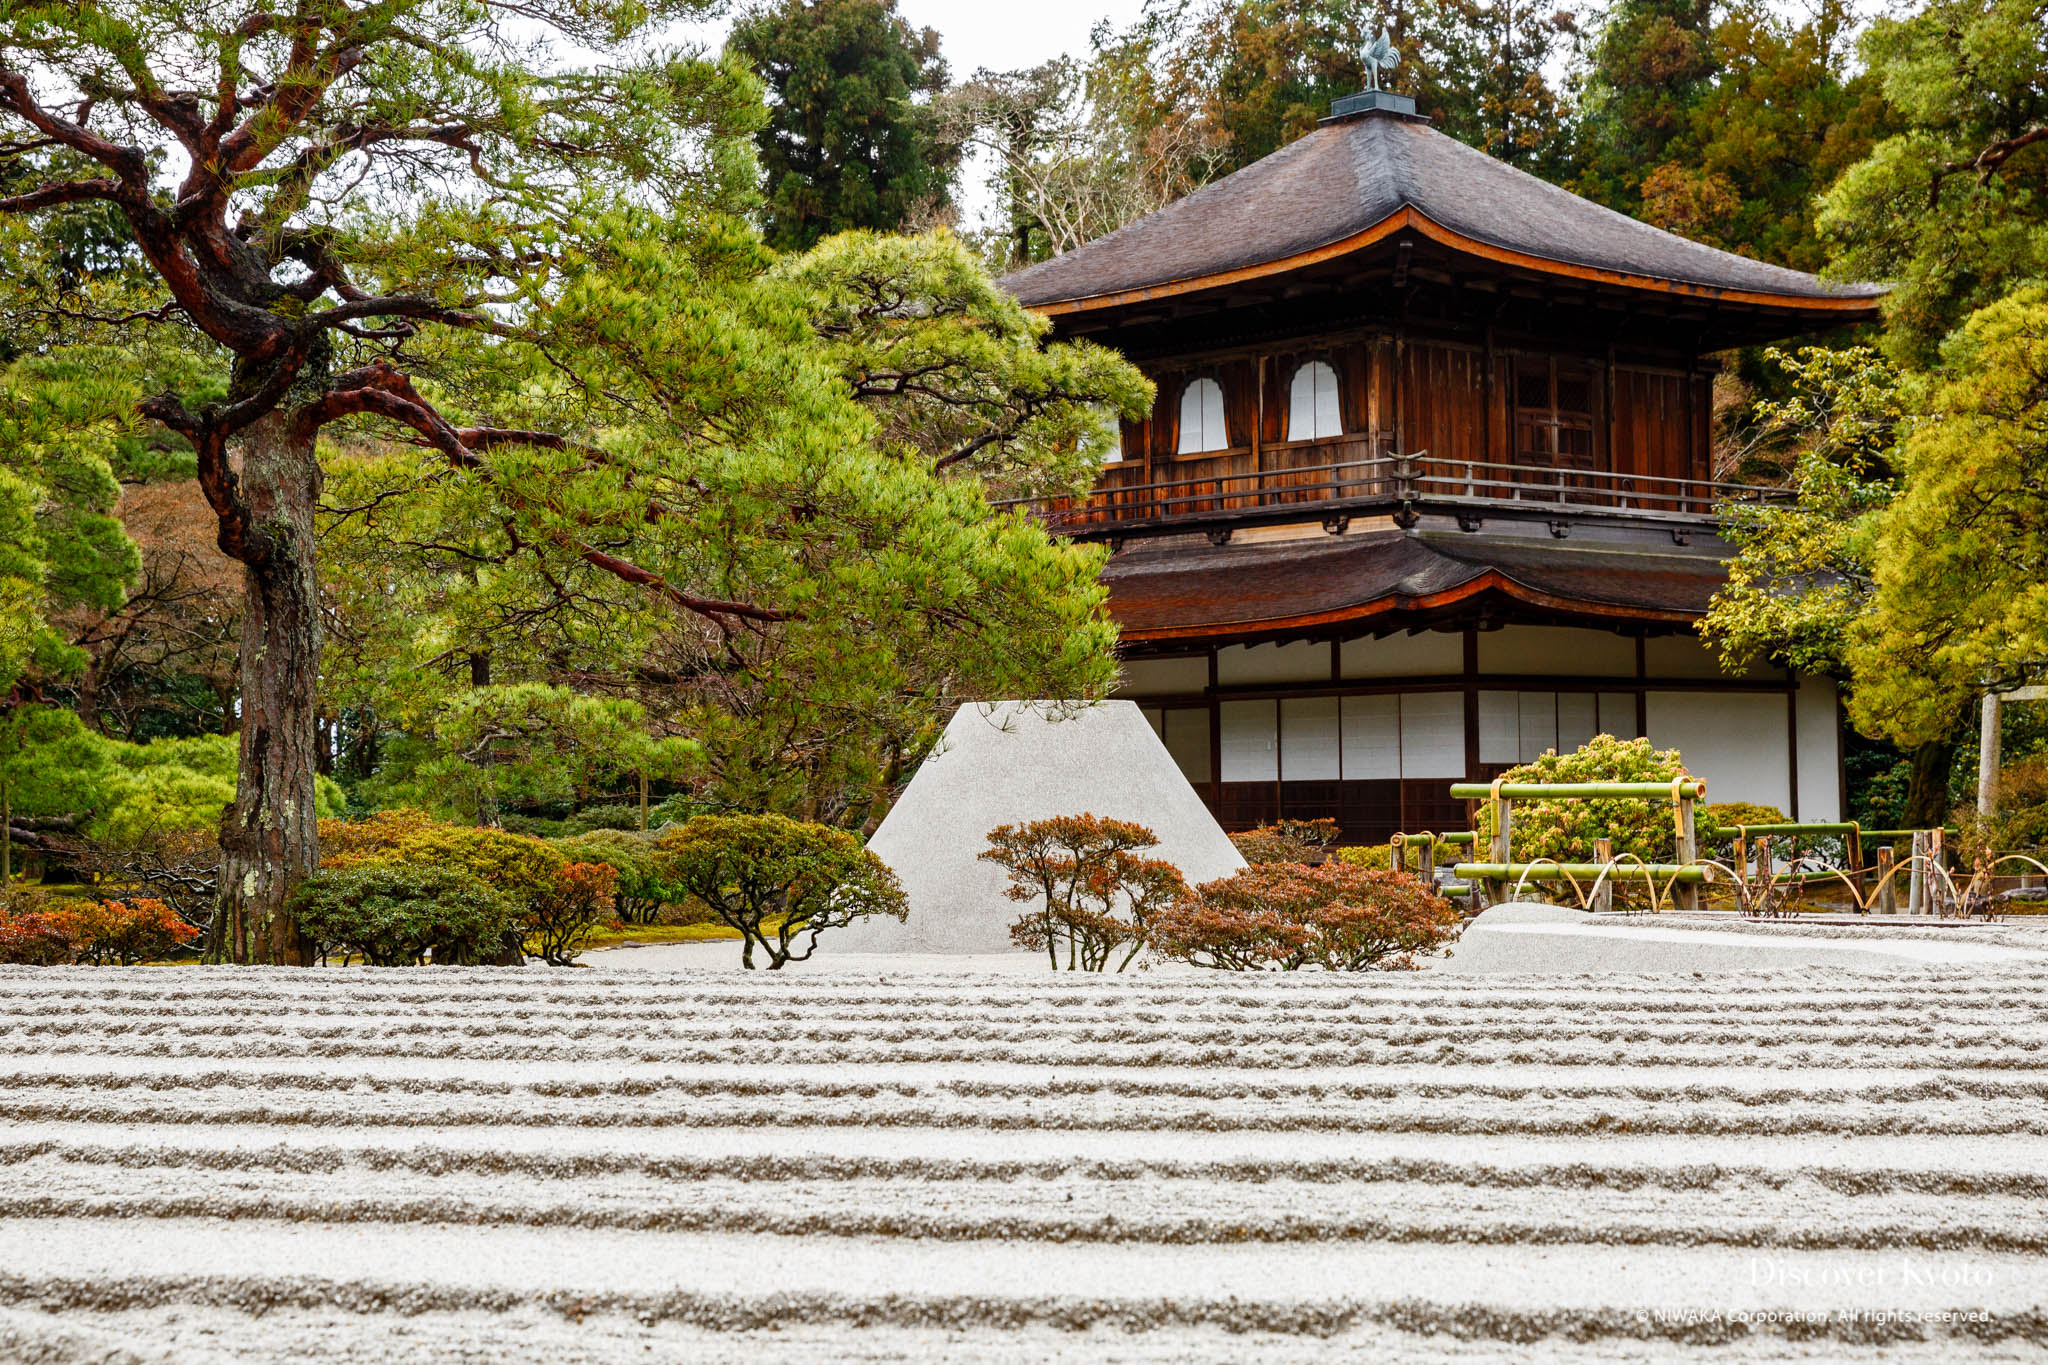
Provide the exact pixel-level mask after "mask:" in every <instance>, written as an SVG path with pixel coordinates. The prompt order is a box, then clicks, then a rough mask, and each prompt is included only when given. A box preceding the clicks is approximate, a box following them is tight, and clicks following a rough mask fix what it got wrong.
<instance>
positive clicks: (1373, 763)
mask: <svg viewBox="0 0 2048 1365" xmlns="http://www.w3.org/2000/svg"><path fill="white" fill-rule="evenodd" d="M1343 750H1344V780H1345V781H1346V782H1365V781H1372V780H1375V779H1385V778H1395V777H1399V776H1400V775H1401V699H1400V697H1398V696H1396V695H1394V694H1393V693H1391V692H1390V693H1387V694H1386V695H1384V696H1376V697H1346V698H1344V710H1343Z"/></svg>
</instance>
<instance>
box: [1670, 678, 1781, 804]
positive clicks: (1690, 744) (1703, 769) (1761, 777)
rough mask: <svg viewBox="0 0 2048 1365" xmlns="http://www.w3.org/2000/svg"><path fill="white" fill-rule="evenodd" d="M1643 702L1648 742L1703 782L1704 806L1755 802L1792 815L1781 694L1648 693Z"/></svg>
mask: <svg viewBox="0 0 2048 1365" xmlns="http://www.w3.org/2000/svg"><path fill="white" fill-rule="evenodd" d="M1647 700H1648V712H1649V722H1650V742H1651V743H1652V744H1654V745H1656V746H1657V747H1658V748H1659V749H1676V750H1678V752H1679V754H1680V755H1681V756H1682V757H1683V758H1684V760H1685V766H1686V769H1687V770H1688V771H1689V772H1691V773H1692V774H1693V775H1694V776H1695V777H1702V778H1705V779H1706V782H1707V800H1708V801H1709V802H1717V801H1757V802H1761V803H1763V804H1764V805H1769V806H1776V807H1777V808H1778V809H1779V810H1782V811H1784V812H1786V813H1787V814H1790V813H1791V808H1792V787H1791V764H1790V763H1789V762H1788V758H1789V755H1788V753H1787V751H1786V747H1785V738H1786V736H1785V698H1784V696H1783V695H1782V694H1781V693H1776V692H1652V693H1650V694H1649V696H1648V699H1647ZM1801 766H1804V764H1803V762H1802V765H1801ZM1801 815H1802V817H1803V816H1804V815H1805V809H1804V807H1802V808H1801Z"/></svg>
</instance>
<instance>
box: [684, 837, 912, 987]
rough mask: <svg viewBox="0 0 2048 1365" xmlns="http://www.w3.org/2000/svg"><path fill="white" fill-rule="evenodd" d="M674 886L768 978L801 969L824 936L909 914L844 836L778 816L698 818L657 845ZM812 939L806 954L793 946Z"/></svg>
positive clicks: (889, 881) (866, 855) (872, 861)
mask: <svg viewBox="0 0 2048 1365" xmlns="http://www.w3.org/2000/svg"><path fill="white" fill-rule="evenodd" d="M655 848H656V849H658V850H659V851H660V855H661V861H662V867H663V868H664V870H665V872H666V875H667V877H668V879H669V881H670V882H671V883H672V884H674V885H675V886H676V888H677V889H679V890H680V891H682V892H683V893H684V894H686V895H690V896H694V897H696V898H697V899H698V900H700V901H702V902H704V904H705V905H707V906H709V907H710V908H711V909H712V910H713V911H714V912H715V913H716V914H717V915H718V917H719V919H721V920H723V921H724V922H725V923H726V924H728V925H730V926H731V927H732V928H734V929H737V930H739V931H740V934H741V935H742V937H744V938H745V940H746V943H745V946H744V948H743V949H742V951H741V956H740V960H741V962H743V963H744V964H745V965H746V966H747V967H748V968H749V969H751V968H752V967H753V965H754V951H755V949H756V948H759V949H760V950H761V951H762V952H764V953H766V954H767V956H768V970H770V971H778V970H780V969H781V967H782V966H783V964H784V963H787V962H801V961H803V960H804V959H806V958H808V957H809V956H810V955H811V954H812V953H814V952H816V951H817V948H818V936H819V935H820V934H822V933H824V932H826V931H827V930H830V929H837V928H843V927H844V926H846V925H848V924H851V923H853V922H854V921H855V920H857V919H864V918H866V917H868V916H870V915H885V916H888V917H889V918H892V919H899V920H900V919H903V918H905V917H906V916H907V915H908V914H909V913H910V910H909V907H908V905H907V904H905V902H904V899H903V888H902V887H901V886H899V885H897V882H896V874H895V873H893V872H891V871H890V870H889V869H888V867H887V866H886V865H884V864H883V862H882V860H881V859H880V858H877V857H876V856H875V855H874V854H872V853H870V852H868V851H867V850H866V849H864V848H862V847H861V845H860V841H859V840H858V839H855V838H854V837H853V836H852V835H851V834H848V833H847V832H846V831H844V830H838V829H831V828H829V827H827V826H825V825H812V824H805V823H803V822H802V821H798V820H791V819H789V818H788V817H786V816H781V815H700V816H698V817H697V818H696V819H694V820H692V821H690V822H689V823H688V824H686V825H684V826H683V827H682V828H680V829H675V830H670V831H669V832H667V833H665V834H663V835H662V836H661V837H660V838H659V839H657V840H655ZM806 935H807V936H808V941H807V942H806V943H805V945H804V947H803V950H802V951H801V952H798V951H795V950H794V949H793V948H792V947H791V944H792V943H793V942H795V941H797V940H798V939H801V938H804V937H805V936H806Z"/></svg>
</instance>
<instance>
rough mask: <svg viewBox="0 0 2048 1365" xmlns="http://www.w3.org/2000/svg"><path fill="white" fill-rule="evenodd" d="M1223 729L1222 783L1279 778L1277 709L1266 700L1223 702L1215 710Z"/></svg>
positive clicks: (1265, 780)
mask: <svg viewBox="0 0 2048 1365" xmlns="http://www.w3.org/2000/svg"><path fill="white" fill-rule="evenodd" d="M1216 714H1217V719H1218V721H1219V722H1220V723H1221V725H1222V727H1223V733H1222V735H1221V737H1220V738H1221V740H1222V746H1221V747H1222V750H1223V774H1222V776H1223V780H1224V781H1225V782H1271V781H1274V780H1276V779H1277V778H1278V777H1279V776H1280V747H1279V744H1278V743H1277V742H1276V741H1277V740H1278V738H1279V728H1278V721H1279V708H1278V707H1277V706H1276V705H1275V704H1274V703H1273V702H1270V701H1226V702H1224V703H1222V704H1221V705H1219V706H1218V707H1217V708H1216Z"/></svg>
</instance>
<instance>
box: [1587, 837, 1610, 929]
mask: <svg viewBox="0 0 2048 1365" xmlns="http://www.w3.org/2000/svg"><path fill="white" fill-rule="evenodd" d="M1593 861H1594V862H1595V863H1598V864H1599V865H1600V868H1601V872H1602V873H1604V874H1605V876H1604V877H1602V880H1601V882H1600V889H1599V890H1598V891H1595V892H1594V893H1593V903H1592V905H1590V906H1588V907H1587V908H1588V909H1590V910H1598V911H1602V912H1605V911H1608V910H1612V909H1613V908H1614V869H1613V868H1611V867H1609V866H1608V864H1609V863H1612V862H1613V861H1614V841H1613V840H1612V839H1595V840H1594V841H1593ZM1594 875H1595V876H1600V875H1601V873H1595V874H1594Z"/></svg>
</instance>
